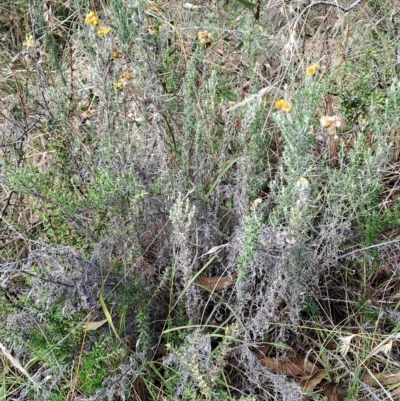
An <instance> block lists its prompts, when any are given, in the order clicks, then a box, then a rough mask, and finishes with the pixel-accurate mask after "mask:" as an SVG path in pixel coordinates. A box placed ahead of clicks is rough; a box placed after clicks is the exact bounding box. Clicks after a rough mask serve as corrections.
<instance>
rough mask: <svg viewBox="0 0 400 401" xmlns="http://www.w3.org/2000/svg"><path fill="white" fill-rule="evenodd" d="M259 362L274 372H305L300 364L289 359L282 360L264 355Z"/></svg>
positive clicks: (292, 373)
mask: <svg viewBox="0 0 400 401" xmlns="http://www.w3.org/2000/svg"><path fill="white" fill-rule="evenodd" d="M260 363H261V365H263V366H265V367H266V368H267V369H268V370H269V371H271V372H272V373H275V374H283V375H286V376H303V375H304V374H305V372H304V369H303V367H302V366H299V365H297V364H296V363H294V362H291V361H282V360H278V359H275V358H270V357H268V356H266V357H265V358H262V359H261V361H260Z"/></svg>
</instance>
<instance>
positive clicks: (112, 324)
mask: <svg viewBox="0 0 400 401" xmlns="http://www.w3.org/2000/svg"><path fill="white" fill-rule="evenodd" d="M99 301H100V305H101V309H103V312H104V314H105V315H106V319H107V321H108V324H109V325H110V327H111V329H112V331H113V332H114V334H115V337H117V338H118V340H119V341H121V338H120V336H119V335H118V332H117V330H116V329H115V327H114V323H113V321H112V317H111V314H110V312H109V311H108V308H107V305H106V302H105V301H104V297H103V294H102V293H101V292H100V295H99Z"/></svg>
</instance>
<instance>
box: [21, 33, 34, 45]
mask: <svg viewBox="0 0 400 401" xmlns="http://www.w3.org/2000/svg"><path fill="white" fill-rule="evenodd" d="M34 44H35V39H34V38H33V35H32V34H31V35H28V36H27V37H26V41H25V42H24V43H23V45H24V46H26V47H32V46H33V45H34Z"/></svg>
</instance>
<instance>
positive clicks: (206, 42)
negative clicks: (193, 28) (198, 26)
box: [197, 31, 213, 47]
mask: <svg viewBox="0 0 400 401" xmlns="http://www.w3.org/2000/svg"><path fill="white" fill-rule="evenodd" d="M197 38H198V39H199V43H200V46H205V47H208V46H210V45H211V43H212V41H213V36H212V34H211V33H210V32H208V31H200V32H199V33H198V34H197Z"/></svg>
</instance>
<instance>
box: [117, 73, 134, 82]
mask: <svg viewBox="0 0 400 401" xmlns="http://www.w3.org/2000/svg"><path fill="white" fill-rule="evenodd" d="M128 79H132V74H131V73H130V72H124V73H123V74H122V75H121V78H120V80H121V81H126V80H128Z"/></svg>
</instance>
